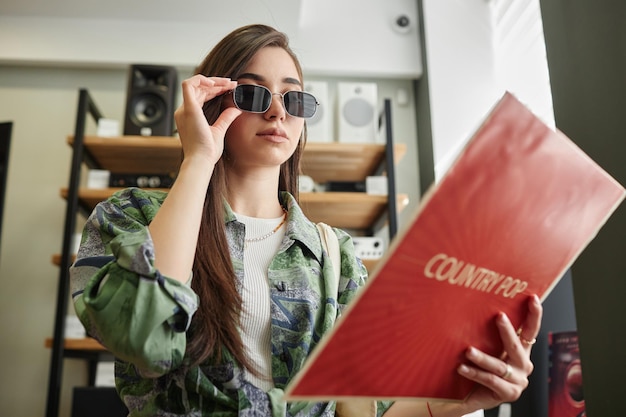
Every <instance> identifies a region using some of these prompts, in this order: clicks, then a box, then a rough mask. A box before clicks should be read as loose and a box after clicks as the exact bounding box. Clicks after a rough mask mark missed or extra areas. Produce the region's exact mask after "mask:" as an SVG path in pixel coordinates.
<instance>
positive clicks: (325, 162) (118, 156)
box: [67, 136, 406, 183]
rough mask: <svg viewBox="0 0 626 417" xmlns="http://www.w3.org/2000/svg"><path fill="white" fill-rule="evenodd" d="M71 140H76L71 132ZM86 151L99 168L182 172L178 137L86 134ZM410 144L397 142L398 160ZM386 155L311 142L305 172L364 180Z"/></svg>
mask: <svg viewBox="0 0 626 417" xmlns="http://www.w3.org/2000/svg"><path fill="white" fill-rule="evenodd" d="M67 142H68V143H69V144H70V145H71V144H72V143H73V142H74V137H73V136H68V138H67ZM84 143H85V152H86V153H87V154H88V155H90V156H91V158H92V159H93V160H94V161H95V162H96V163H97V164H98V166H99V168H101V169H106V170H109V171H111V172H117V173H129V174H157V173H172V172H178V168H179V167H180V162H181V159H182V147H181V144H180V140H179V139H178V138H177V137H157V136H118V137H99V136H85V138H84ZM405 153H406V145H404V144H397V145H395V146H394V155H395V160H396V162H398V161H399V160H400V159H402V157H403V156H404V154H405ZM384 157H385V145H383V144H374V143H341V142H329V143H320V142H309V143H307V144H306V148H305V150H304V154H303V156H302V161H301V165H302V173H303V174H304V175H308V176H310V177H311V178H313V180H315V182H317V183H326V182H328V181H331V180H335V181H337V180H339V179H340V180H341V181H363V180H365V177H366V176H368V175H372V174H373V173H374V172H375V171H376V169H377V168H378V167H379V166H380V164H381V163H382V161H383V159H384Z"/></svg>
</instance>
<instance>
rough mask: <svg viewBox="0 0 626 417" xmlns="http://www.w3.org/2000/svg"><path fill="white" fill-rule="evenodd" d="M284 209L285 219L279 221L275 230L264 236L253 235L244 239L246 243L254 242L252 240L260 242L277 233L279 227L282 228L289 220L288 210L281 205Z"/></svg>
mask: <svg viewBox="0 0 626 417" xmlns="http://www.w3.org/2000/svg"><path fill="white" fill-rule="evenodd" d="M281 208H282V209H283V213H285V214H283V219H282V220H281V222H280V223H278V226H276V227H275V228H274V230H272V231H271V232H269V233H266V234H264V235H262V236H257V237H251V238H250V239H244V241H245V243H252V242H260V241H261V240H265V239H267V238H268V237H270V236H272V235H273V234H274V233H276V232H277V231H278V229H280V228H281V227H282V225H283V224H285V222H286V221H287V210H285V208H284V207H281Z"/></svg>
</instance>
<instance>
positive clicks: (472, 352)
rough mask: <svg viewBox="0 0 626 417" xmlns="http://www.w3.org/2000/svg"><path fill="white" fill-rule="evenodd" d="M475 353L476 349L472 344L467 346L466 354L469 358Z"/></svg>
mask: <svg viewBox="0 0 626 417" xmlns="http://www.w3.org/2000/svg"><path fill="white" fill-rule="evenodd" d="M476 355H477V352H476V349H475V348H474V347H473V346H470V347H469V348H467V356H468V357H469V358H475V357H476Z"/></svg>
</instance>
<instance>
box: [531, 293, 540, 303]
mask: <svg viewBox="0 0 626 417" xmlns="http://www.w3.org/2000/svg"><path fill="white" fill-rule="evenodd" d="M533 300H535V303H537V304H541V300H540V299H539V297H538V296H537V294H535V295H533Z"/></svg>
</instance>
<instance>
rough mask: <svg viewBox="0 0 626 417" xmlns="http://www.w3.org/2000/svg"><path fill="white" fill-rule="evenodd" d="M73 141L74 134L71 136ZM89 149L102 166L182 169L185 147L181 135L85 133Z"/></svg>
mask: <svg viewBox="0 0 626 417" xmlns="http://www.w3.org/2000/svg"><path fill="white" fill-rule="evenodd" d="M67 142H68V143H69V144H70V145H72V144H73V143H74V137H73V136H68V138H67ZM84 143H85V152H86V153H87V154H88V155H90V156H91V158H92V159H93V160H94V161H95V162H96V163H97V164H98V166H99V168H100V169H106V170H109V171H111V172H117V173H128V174H158V173H171V172H178V168H179V167H180V162H181V160H182V147H181V144H180V140H179V139H178V138H177V137H161V136H118V137H99V136H85V138H84Z"/></svg>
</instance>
